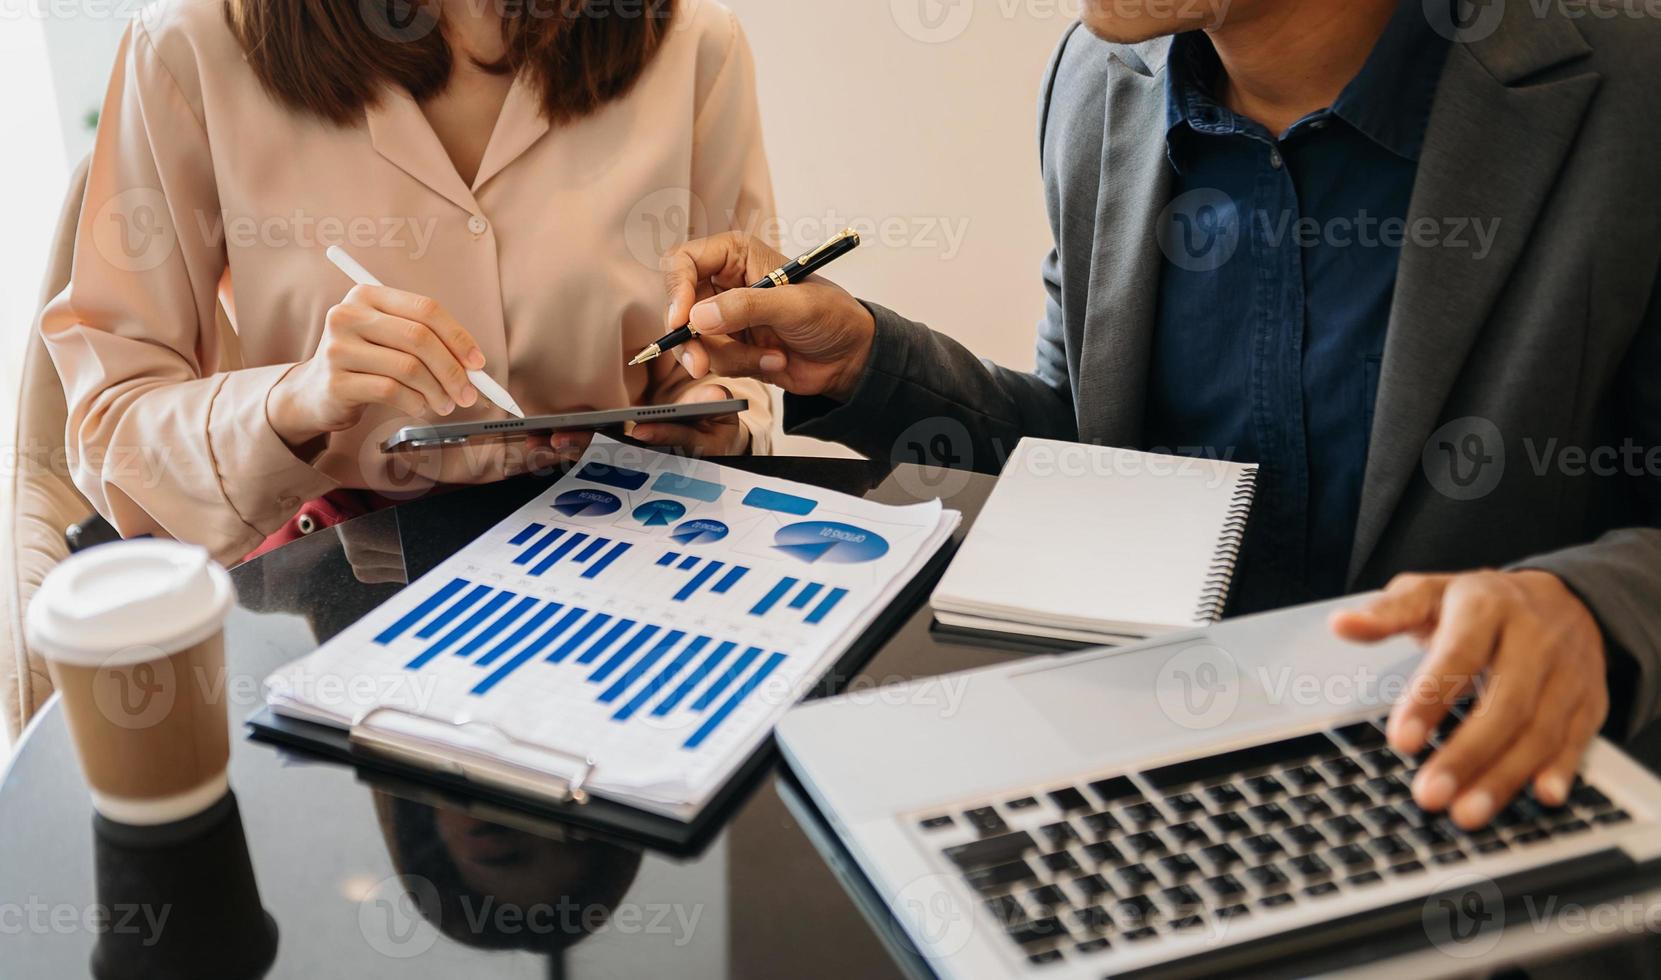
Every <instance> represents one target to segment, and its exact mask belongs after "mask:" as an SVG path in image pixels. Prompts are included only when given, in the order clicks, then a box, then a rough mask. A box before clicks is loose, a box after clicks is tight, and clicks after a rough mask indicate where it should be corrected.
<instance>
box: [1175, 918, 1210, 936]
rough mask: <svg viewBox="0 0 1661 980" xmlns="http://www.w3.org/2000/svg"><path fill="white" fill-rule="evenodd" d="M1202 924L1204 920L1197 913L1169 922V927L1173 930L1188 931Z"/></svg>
mask: <svg viewBox="0 0 1661 980" xmlns="http://www.w3.org/2000/svg"><path fill="white" fill-rule="evenodd" d="M1204 926H1205V920H1204V919H1202V918H1200V917H1199V916H1197V915H1185V916H1183V917H1182V918H1180V919H1177V920H1176V921H1174V922H1172V923H1171V929H1172V930H1173V931H1175V932H1190V931H1192V930H1194V929H1199V928H1203V927H1204Z"/></svg>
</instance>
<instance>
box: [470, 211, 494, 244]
mask: <svg viewBox="0 0 1661 980" xmlns="http://www.w3.org/2000/svg"><path fill="white" fill-rule="evenodd" d="M467 230H468V231H470V232H472V233H473V236H474V237H475V238H476V237H478V236H479V235H482V234H484V233H485V232H487V231H489V230H490V222H488V221H486V220H484V218H483V217H482V216H480V215H477V214H475V215H474V216H473V217H471V218H468V219H467Z"/></svg>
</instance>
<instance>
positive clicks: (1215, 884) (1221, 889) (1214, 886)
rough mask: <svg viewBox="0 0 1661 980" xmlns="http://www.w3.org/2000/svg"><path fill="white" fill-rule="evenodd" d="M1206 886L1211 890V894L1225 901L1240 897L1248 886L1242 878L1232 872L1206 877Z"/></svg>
mask: <svg viewBox="0 0 1661 980" xmlns="http://www.w3.org/2000/svg"><path fill="white" fill-rule="evenodd" d="M1205 887H1206V888H1208V889H1210V890H1211V894H1213V895H1215V896H1217V897H1218V898H1219V899H1221V900H1223V901H1225V902H1226V901H1229V900H1230V899H1233V898H1237V897H1239V896H1240V895H1242V894H1244V893H1245V891H1246V886H1245V885H1244V884H1242V883H1241V882H1240V879H1239V878H1236V877H1234V876H1233V875H1230V874H1221V875H1214V876H1212V877H1210V878H1207V879H1205Z"/></svg>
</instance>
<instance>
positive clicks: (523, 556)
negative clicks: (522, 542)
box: [513, 527, 565, 565]
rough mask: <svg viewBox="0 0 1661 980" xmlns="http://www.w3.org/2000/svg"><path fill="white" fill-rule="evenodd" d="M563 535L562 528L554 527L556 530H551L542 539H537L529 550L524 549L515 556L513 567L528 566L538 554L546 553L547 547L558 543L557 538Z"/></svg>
mask: <svg viewBox="0 0 1661 980" xmlns="http://www.w3.org/2000/svg"><path fill="white" fill-rule="evenodd" d="M564 533H565V528H563V527H556V528H553V529H551V530H550V531H549V532H548V533H547V534H544V535H543V536H542V537H540V538H537V539H536V543H535V544H533V545H531V546H530V547H529V548H526V549H525V550H524V551H521V552H520V553H519V554H518V555H517V556H515V557H514V559H513V563H514V564H515V565H529V564H530V563H531V562H533V561H535V560H536V556H537V555H540V554H542V552H544V551H546V550H547V548H548V546H549V545H551V544H553V543H554V542H555V541H558V540H559V538H560V535H562V534H564Z"/></svg>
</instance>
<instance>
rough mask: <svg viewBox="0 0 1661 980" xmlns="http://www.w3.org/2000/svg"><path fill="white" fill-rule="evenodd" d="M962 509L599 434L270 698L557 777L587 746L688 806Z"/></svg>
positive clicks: (902, 580)
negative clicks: (868, 496) (849, 489)
mask: <svg viewBox="0 0 1661 980" xmlns="http://www.w3.org/2000/svg"><path fill="white" fill-rule="evenodd" d="M957 522H958V515H957V513H956V512H954V511H949V510H945V509H944V508H942V507H941V505H940V503H939V501H934V502H931V503H927V504H917V505H913V506H910V507H890V506H885V505H882V504H874V503H870V502H868V501H864V500H861V499H859V498H856V497H850V496H847V495H844V494H838V493H832V492H830V491H825V490H819V489H816V488H811V487H807V486H803V485H800V484H794V483H790V482H787V481H783V480H774V479H769V478H765V477H758V476H752V475H749V474H746V473H742V472H740V471H738V470H733V469H728V468H726V467H722V466H718V465H716V464H713V463H707V462H703V461H700V460H688V459H682V458H679V457H673V456H667V455H664V454H661V453H655V452H651V451H649V450H644V449H639V448H636V447H631V446H626V445H623V444H621V443H618V442H615V441H613V440H609V439H606V438H604V437H597V438H596V439H595V440H594V443H593V445H592V446H591V447H590V449H589V451H588V453H587V454H585V455H584V457H583V459H582V460H581V462H580V463H579V464H578V465H577V466H576V467H574V468H573V469H572V471H571V472H570V473H569V474H567V475H566V476H565V477H564V478H563V479H561V480H560V481H558V482H557V483H556V484H555V485H554V486H552V487H550V488H549V489H548V490H547V491H546V492H544V493H543V494H541V495H540V496H538V497H537V498H536V499H535V500H532V501H531V502H530V503H528V504H526V505H525V506H524V507H522V508H520V509H519V510H518V511H517V512H515V513H514V514H513V515H512V516H511V517H509V518H508V519H507V520H504V521H503V522H501V523H500V524H498V525H497V526H496V527H495V528H493V529H492V530H490V531H489V532H487V533H486V534H484V535H483V536H482V537H480V538H479V539H478V540H476V541H474V542H473V543H472V544H470V545H468V546H467V547H465V548H463V549H462V550H461V551H460V552H458V553H457V554H456V555H454V556H453V557H451V558H450V559H448V560H446V561H445V562H444V563H443V564H441V565H439V566H438V567H437V568H436V569H434V570H433V571H432V572H431V573H429V574H428V575H426V576H424V577H423V578H421V579H420V580H419V581H416V582H414V583H412V584H411V585H410V586H409V587H408V588H407V589H405V590H404V591H403V592H401V593H399V595H398V596H397V597H396V598H394V599H393V600H392V601H390V602H388V603H387V604H386V605H384V606H382V607H381V608H380V609H378V610H376V611H375V612H373V613H371V614H370V615H369V616H367V617H365V618H364V619H363V620H362V621H360V622H358V623H357V624H355V625H354V626H352V627H351V628H349V629H347V630H346V631H345V632H343V633H341V634H340V635H339V636H337V637H336V638H334V639H333V640H330V641H329V642H328V643H326V644H325V645H324V646H322V647H321V648H320V649H318V650H317V651H316V652H315V653H313V654H311V655H310V656H307V657H305V658H303V659H301V660H299V661H296V662H295V663H293V664H290V665H289V666H287V667H285V668H283V669H282V670H279V671H278V672H276V673H275V674H273V675H272V676H271V677H270V678H268V679H267V681H266V686H267V699H268V700H269V701H270V703H271V704H272V706H273V708H275V710H277V711H278V712H279V713H282V714H287V715H291V716H294V717H300V718H305V719H309V720H313V721H320V722H323V723H324V724H333V725H336V726H338V727H351V726H355V725H358V724H360V723H363V722H364V720H365V719H366V718H368V717H369V716H370V715H371V713H372V712H373V713H374V719H373V720H374V721H375V722H376V723H377V724H380V723H383V722H384V723H385V724H386V725H387V727H388V728H389V729H390V730H393V731H396V732H398V733H400V734H403V735H406V736H410V737H415V738H419V739H421V740H424V741H425V742H428V743H433V744H439V745H444V746H448V747H453V748H458V749H462V750H465V751H468V752H473V753H477V754H479V755H488V756H490V757H492V758H497V759H501V760H504V761H506V762H509V763H511V764H512V765H513V766H515V767H517V768H520V769H523V770H526V771H527V772H531V773H541V774H544V775H547V776H552V777H555V778H557V779H567V778H570V777H571V776H572V775H573V773H572V772H571V771H569V770H570V769H571V768H572V764H571V763H572V760H573V759H575V760H578V765H579V766H580V764H581V760H584V759H588V760H592V761H593V763H594V769H593V772H592V775H591V776H590V779H589V783H588V787H589V789H590V790H591V791H592V792H594V793H596V794H599V795H604V796H608V797H610V798H613V799H617V800H619V801H622V802H630V803H634V804H636V805H640V806H644V807H645V808H647V809H654V810H658V811H660V812H666V813H670V814H671V815H680V816H685V815H687V813H688V812H689V810H695V808H696V806H697V805H698V804H700V803H702V802H703V801H705V800H707V799H708V797H709V796H710V795H712V794H713V793H714V791H715V790H716V789H717V788H719V786H720V785H721V784H722V783H723V782H724V781H725V778H726V777H727V776H728V775H729V774H730V773H731V772H732V771H733V770H734V769H736V768H737V767H738V765H739V764H741V763H742V762H743V761H744V759H746V758H747V757H748V756H749V755H750V753H751V752H752V751H753V750H754V749H755V747H756V746H757V745H759V744H760V743H761V741H762V740H763V739H765V738H766V737H767V734H768V732H769V731H770V730H771V726H772V724H773V722H774V721H776V720H777V719H778V717H779V716H780V715H781V714H782V713H783V712H784V711H785V710H786V709H787V708H788V707H789V706H790V705H791V704H793V703H795V701H796V700H797V699H798V698H799V697H800V696H801V695H802V694H803V693H804V692H805V691H806V689H808V688H809V687H811V685H812V684H813V683H814V682H816V681H817V680H818V679H819V678H820V677H821V676H822V675H823V674H824V672H825V671H826V670H827V669H828V668H829V667H830V666H831V665H832V664H833V663H835V661H836V659H837V658H838V656H839V655H840V654H841V653H842V652H843V651H844V650H845V649H846V648H847V646H848V644H849V643H850V642H851V641H852V639H853V638H854V637H856V636H857V635H859V633H860V632H861V631H862V630H863V629H864V628H865V627H866V626H868V625H869V624H870V622H871V621H872V620H873V619H874V618H875V617H876V615H877V614H878V613H880V612H881V611H882V609H883V608H884V607H886V606H887V604H888V603H889V602H890V601H891V600H892V599H893V598H894V597H895V595H897V593H898V592H899V591H900V590H901V589H902V588H903V587H904V586H905V584H906V583H907V582H908V581H909V580H910V579H911V578H912V577H913V576H914V575H915V574H916V573H917V572H918V571H919V570H920V569H921V568H922V566H923V565H924V564H925V563H926V562H927V561H928V559H929V558H930V557H931V556H932V555H933V554H934V553H935V552H936V551H937V550H938V549H939V547H940V546H941V545H942V544H943V543H944V542H945V541H946V540H947V539H948V538H949V537H950V536H951V532H952V530H953V529H954V528H955V527H956V526H957ZM377 709H387V710H386V711H385V712H382V711H378V710H377Z"/></svg>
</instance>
